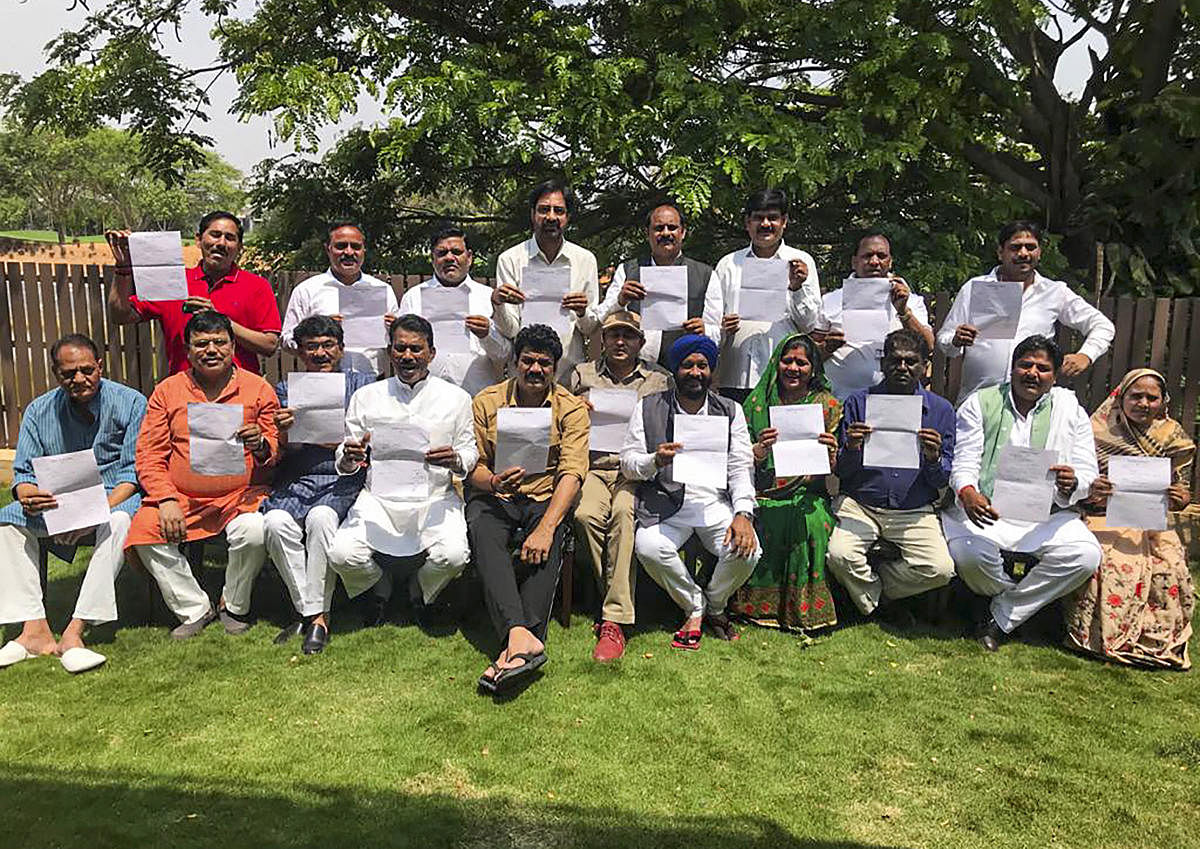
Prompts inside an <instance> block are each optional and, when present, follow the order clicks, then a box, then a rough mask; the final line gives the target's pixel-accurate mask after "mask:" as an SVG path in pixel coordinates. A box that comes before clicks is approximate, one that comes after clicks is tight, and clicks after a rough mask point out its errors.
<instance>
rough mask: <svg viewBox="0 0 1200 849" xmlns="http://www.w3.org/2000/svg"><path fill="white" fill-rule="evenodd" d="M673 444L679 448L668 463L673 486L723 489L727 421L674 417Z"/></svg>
mask: <svg viewBox="0 0 1200 849" xmlns="http://www.w3.org/2000/svg"><path fill="white" fill-rule="evenodd" d="M672 441H673V442H678V443H680V444H681V445H683V448H681V449H680V451H679V453H678V454H676V455H675V459H674V460H672V461H671V465H672V467H673V469H672V472H671V474H672V477H674V479H675V481H676V483H682V484H691V485H692V486H703V487H707V488H709V489H725V488H726V486H727V485H728V480H729V419H727V418H725V417H724V416H687V415H676V416H675V431H674V437H673V439H672Z"/></svg>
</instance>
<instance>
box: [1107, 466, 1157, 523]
mask: <svg viewBox="0 0 1200 849" xmlns="http://www.w3.org/2000/svg"><path fill="white" fill-rule="evenodd" d="M1108 479H1109V481H1111V482H1112V485H1113V489H1114V492H1113V494H1112V495H1110V496H1109V498H1108V508H1107V515H1106V517H1105V520H1104V523H1105V524H1106V525H1107V526H1108V527H1110V528H1140V529H1142V530H1145V531H1165V530H1166V529H1167V508H1168V506H1169V505H1168V496H1167V487H1169V486H1170V485H1171V460H1170V459H1169V458H1167V457H1109V458H1108Z"/></svg>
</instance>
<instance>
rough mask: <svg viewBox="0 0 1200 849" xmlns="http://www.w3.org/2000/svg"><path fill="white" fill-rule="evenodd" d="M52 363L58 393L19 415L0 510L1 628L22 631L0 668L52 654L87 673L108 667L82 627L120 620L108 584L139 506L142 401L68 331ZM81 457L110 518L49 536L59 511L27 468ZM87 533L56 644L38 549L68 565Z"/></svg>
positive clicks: (2, 651) (0, 658)
mask: <svg viewBox="0 0 1200 849" xmlns="http://www.w3.org/2000/svg"><path fill="white" fill-rule="evenodd" d="M50 360H51V362H53V363H54V377H55V379H56V380H58V387H57V388H56V389H52V390H50V391H49V392H47V393H46V394H45V395H41V396H39V397H38V398H35V399H33V401H31V402H30V404H29V406H28V407H26V408H25V415H24V416H22V418H21V432H20V435H19V436H18V437H17V452H16V456H15V457H14V458H13V466H12V471H13V496H14V497H15V499H16V500H15V501H13V502H12V503H11V504H8V505H7V506H5V507H4V508H3V509H0V624H8V623H10V622H20V623H22V627H21V634H20V636H18V637H17V638H16V639H15V640H12V641H11V642H9V643H6V644H5V645H4V647H3V648H0V668H3V667H5V666H12V665H13V664H14V663H19V662H20V661H22V660H28V659H29V658H33V657H37V656H39V655H49V654H55V655H58V657H59V660H60V662H61V663H62V665H63V667H64V668H65V669H66V670H67V671H68V672H84V671H86V670H88V669H94V668H95V667H97V666H99V665H100V664H102V663H104V660H105V658H104V655H102V654H100V653H98V652H95V651H92V650H91V649H89V648H87V647H86V646H85V645H84V642H83V632H84V628H85V627H86V626H87V625H88V623H96V622H111V621H113V620H115V619H116V618H117V598H116V590H115V587H114V582H115V581H116V577H117V573H118V572H119V571H120V569H121V565H122V564H123V563H124V559H125V558H124V555H125V535H126V533H128V531H129V520H130V517H131V516H132V515H133V513H134V512H135V511H136V510H137V508H138V504H139V503H140V501H141V490H140V489H138V484H137V474H136V473H135V471H134V465H133V456H134V446H135V445H136V444H137V437H138V431H139V429H140V428H141V425H142V417H143V416H144V415H145V413H146V399H145V398H144V397H142V394H141V393H140V392H137V391H136V390H134V389H130V388H129V387H128V386H122V385H121V384H119V383H113V382H112V381H110V380H107V379H106V378H105V377H104V363H103V361H102V360H101V359H100V352H99V349H98V348H97V347H96V343H95V342H93V341H92V340H91V339H89V338H88V337H87V336H83V335H82V334H78V333H71V334H69V335H67V336H64V337H63V338H61V339H59V340H58V341H57V342H55V343H54V345H53V346H52V347H51V348H50ZM86 450H90V451H91V452H92V453H93V454H94V455H95V457H96V465H97V466H99V468H100V479H101V481H102V482H103V484H104V490H105V493H106V494H107V496H108V506H109V509H110V515H109V519H108V521H107V522H105V523H103V524H101V525H97V526H96V527H94V528H83V529H81V530H77V531H68V532H66V533H62V534H58V535H56V536H53V537H49V538H47V531H46V523H45V519H44V518H43V514H44V513H45V512H46V511H47V510H53V509H54V508H56V507H58V506H59V504H58V502H57V501H56V500H55V497H54V495H55V494H54V493H53V492H47V491H46V490H43V489H42V488H40V487H39V486H38V481H37V476H36V474H34V469H33V460H34V459H35V458H38V457H48V456H52V455H55V454H66V453H70V452H74V451H86ZM92 534H95V540H94V545H95V548H93V549H92V556H91V559H90V560H89V561H88V566H87V572H86V573H85V574H84V576H83V585H82V586H81V587H80V588H79V597H78V598H77V599H76V602H75V612H74V613H72V614H71V621H70V623H69V624H68V625H67V627H66V630H64V631H63V634H62V639H61V640H55V639H54V632H53V631H51V630H50V623H49V622H48V621H47V620H46V608H45V604H44V599H43V595H44V593H43V592H42V584H41V580H40V577H39V575H38V554H39V547H40V546H41V545H42V544H44V542H49V543H50V547H51V550H52V551H54V552H55V553H56V554H57V555H58V556H60V557H62V558H63V559H64V560H66V561H67V562H68V563H69V562H71V561H72V560H73V559H74V558H75V546H76V544H77V543H79V542H81V541H82V540H83V539H84V538H85V537H88V536H90V535H92Z"/></svg>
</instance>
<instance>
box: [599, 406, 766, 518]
mask: <svg viewBox="0 0 1200 849" xmlns="http://www.w3.org/2000/svg"><path fill="white" fill-rule="evenodd" d="M643 403H644V401H643V400H639V401H638V402H637V407H635V408H634V411H633V417H632V418H630V420H629V427H628V428H627V429H626V431H625V441H624V443H622V445H621V474H623V475H624V476H625V479H626V480H631V481H645V480H650V479H652V478H653V477H654V476H655V475H656V474H658V466H657V465H656V464H655V462H654V452H653V451H651V452H647V451H646V430H645V428H644V427H643V424H642V404H643ZM675 413H676V414H677V415H678V414H682V413H683V410H681V409H680V407H679V404H678V401H676V404H675ZM697 415H701V416H711V415H717V416H724V413H722V412H720V411H719V410H718V411H716V412H713V411H712V410H710V409H709V408H708V404H705V405H704V406H703V407H702V408H701V409H700V412H699V413H697ZM729 437H730V438H729V454H728V459H727V463H726V466H727V471H726V486H725V488H723V489H712V488H710V487H703V486H693V485H692V484H685V485H684V488H683V507H682V508H681V509H680V511H679V512H678V513H676V514H675V515H674V516H672V517H671V521H672V522H678V523H680V524H685V525H693V526H696V527H699V526H701V525H712V524H715V522H716V521H718V520H719V518H720V516H722V515H726V516H727V515H728V514H725V513H724V510H725V509H727V505H730V504H732V507H733V512H734V513H742V512H745V513H753V512H754V508H755V506H757V504H758V501H757V500H756V498H755V495H754V477H753V474H752V470H753V469H754V452H753V450H752V449H751V447H750V431H749V429H748V428H747V427H746V415H745V413H743V412H742V408H741V406H740V405H736V404H735V405H734V412H733V421H732V423H731V424H730V428H729ZM683 450H684V451H686V450H687V446H686V445H685V446H684V447H683ZM715 505H720V508H721V509H720V510H719V511H716V512H715V513H713V512H710V510H709V508H710V507H713V506H715Z"/></svg>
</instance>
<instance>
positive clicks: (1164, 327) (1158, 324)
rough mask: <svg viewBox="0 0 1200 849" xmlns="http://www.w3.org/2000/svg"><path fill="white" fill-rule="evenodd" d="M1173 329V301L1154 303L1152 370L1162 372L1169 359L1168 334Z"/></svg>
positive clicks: (1151, 349)
mask: <svg viewBox="0 0 1200 849" xmlns="http://www.w3.org/2000/svg"><path fill="white" fill-rule="evenodd" d="M1170 327H1171V299H1170V298H1156V299H1155V301H1154V326H1153V329H1152V330H1151V333H1150V368H1152V369H1155V370H1157V371H1162V370H1163V367H1164V366H1165V365H1166V359H1167V334H1168V332H1169V330H1170Z"/></svg>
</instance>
